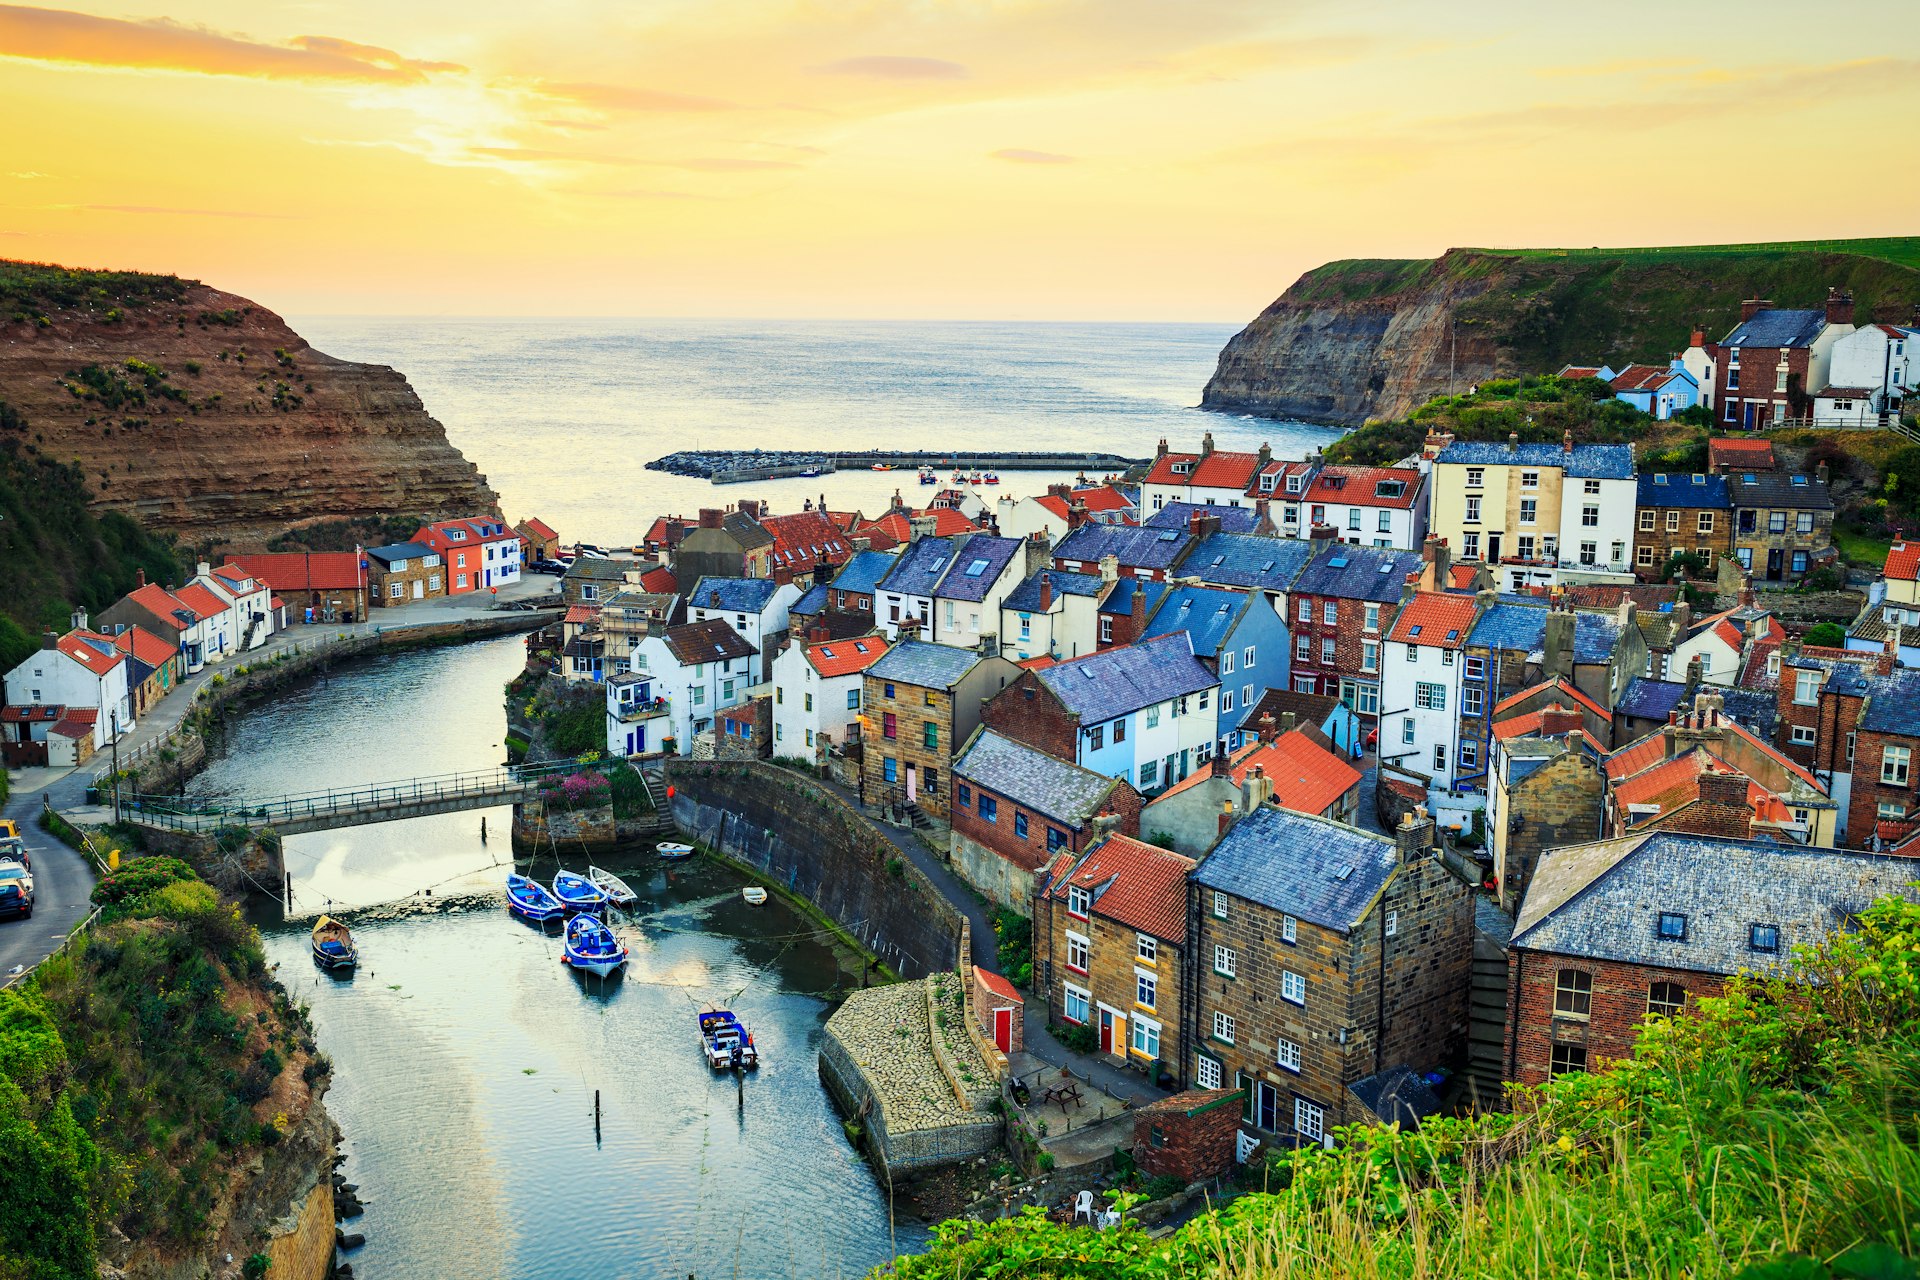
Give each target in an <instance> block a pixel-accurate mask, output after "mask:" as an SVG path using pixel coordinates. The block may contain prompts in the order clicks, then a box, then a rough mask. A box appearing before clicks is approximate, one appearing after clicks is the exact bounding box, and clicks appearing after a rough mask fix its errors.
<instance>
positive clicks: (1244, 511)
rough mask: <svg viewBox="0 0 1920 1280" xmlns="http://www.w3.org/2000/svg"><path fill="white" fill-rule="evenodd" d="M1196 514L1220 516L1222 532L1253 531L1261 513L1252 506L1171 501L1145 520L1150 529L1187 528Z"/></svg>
mask: <svg viewBox="0 0 1920 1280" xmlns="http://www.w3.org/2000/svg"><path fill="white" fill-rule="evenodd" d="M1195 515H1203V516H1219V517H1220V532H1222V533H1252V532H1253V528H1254V526H1255V525H1257V524H1259V523H1260V513H1259V512H1258V511H1255V510H1254V509H1253V508H1252V507H1221V506H1214V505H1211V504H1209V503H1205V502H1169V503H1168V504H1167V505H1166V506H1164V507H1162V508H1160V510H1158V511H1156V512H1154V513H1153V518H1152V519H1151V520H1147V521H1144V522H1143V523H1144V524H1145V527H1146V528H1149V529H1185V528H1188V527H1190V526H1189V522H1190V521H1191V520H1192V519H1193V517H1194V516H1195Z"/></svg>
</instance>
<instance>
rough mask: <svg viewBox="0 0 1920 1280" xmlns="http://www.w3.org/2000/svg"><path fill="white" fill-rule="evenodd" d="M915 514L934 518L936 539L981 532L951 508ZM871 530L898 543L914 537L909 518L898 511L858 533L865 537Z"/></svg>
mask: <svg viewBox="0 0 1920 1280" xmlns="http://www.w3.org/2000/svg"><path fill="white" fill-rule="evenodd" d="M913 514H914V515H916V516H932V517H933V521H934V523H933V536H934V537H936V538H951V537H953V536H954V535H955V534H958V533H978V532H980V526H979V525H977V524H975V523H974V522H973V521H971V520H969V519H967V518H966V517H965V516H963V515H961V514H960V513H959V512H958V511H955V510H953V509H952V508H950V507H930V508H928V509H926V510H924V511H916V512H914V513H913ZM870 529H871V530H878V531H880V532H881V533H884V534H885V535H886V536H888V537H890V538H892V539H893V540H894V542H896V543H899V542H906V541H907V540H908V539H910V538H911V537H912V536H913V526H911V525H910V524H908V523H907V517H905V516H903V515H901V514H900V513H899V512H898V511H889V512H888V513H887V514H886V515H884V516H881V517H880V518H879V519H878V520H875V521H873V522H872V523H871V524H868V525H864V526H862V527H861V528H860V529H859V530H858V531H857V533H858V534H859V535H862V536H864V535H865V534H866V533H867V531H868V530H870ZM881 549H884V548H881Z"/></svg>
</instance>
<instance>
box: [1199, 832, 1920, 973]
mask: <svg viewBox="0 0 1920 1280" xmlns="http://www.w3.org/2000/svg"><path fill="white" fill-rule="evenodd" d="M1202 865H1203V866H1204V865H1205V864H1202ZM1913 871H1914V867H1913V860H1912V859H1910V858H1895V857H1885V856H1877V855H1873V854H1864V853H1857V852H1854V851H1853V850H1849V849H1818V848H1809V847H1807V846H1805V845H1796V844H1785V843H1780V842H1777V841H1758V840H1722V839H1716V838H1713V837H1708V836H1692V835H1685V834H1680V833H1675V832H1665V831H1660V832H1654V833H1652V834H1650V835H1647V836H1643V837H1628V838H1625V839H1620V840H1603V841H1599V842H1596V843H1594V844H1585V845H1569V846H1563V847H1561V848H1557V849H1550V850H1548V852H1547V853H1546V855H1545V856H1544V857H1543V858H1542V859H1541V860H1540V865H1539V867H1538V869H1537V870H1536V871H1535V872H1534V878H1533V881H1532V883H1530V884H1529V885H1528V886H1527V896H1526V899H1525V901H1524V902H1522V904H1521V907H1520V914H1519V918H1518V919H1517V920H1516V921H1515V927H1514V932H1513V945H1514V946H1516V947H1528V948H1531V949H1534V950H1538V951H1549V952H1552V953H1554V954H1556V955H1565V956H1583V957H1589V958H1592V959H1596V960H1613V961H1619V962H1622V963H1626V964H1639V965H1651V966H1659V967H1662V968H1671V969H1690V970H1693V971H1695V972H1700V973H1722V974H1727V973H1734V972H1737V971H1738V970H1740V969H1744V968H1751V969H1769V968H1772V967H1773V966H1775V965H1779V964H1783V963H1785V962H1787V961H1788V960H1789V959H1790V956H1791V952H1792V949H1793V948H1794V947H1795V946H1797V945H1800V944H1803V943H1814V942H1818V941H1820V940H1821V939H1823V938H1825V937H1826V936H1827V935H1828V934H1830V933H1833V932H1835V931H1837V930H1841V929H1844V928H1846V927H1848V922H1849V919H1850V917H1851V916H1853V915H1854V914H1855V913H1857V912H1859V911H1861V910H1863V909H1865V908H1866V907H1867V906H1868V905H1869V904H1870V903H1872V902H1873V900H1874V899H1875V898H1879V897H1884V896H1886V895H1888V894H1898V895H1900V896H1901V897H1904V898H1906V899H1907V900H1908V901H1910V902H1911V901H1915V900H1920V890H1915V889H1914V888H1912V887H1911V885H1912V882H1913V879H1914V874H1913ZM1662 912H1669V913H1673V914H1677V915H1683V916H1685V917H1686V922H1685V933H1686V936H1685V938H1684V939H1673V938H1662V937H1661V936H1660V932H1659V923H1660V914H1661V913H1662ZM1756 924H1761V925H1770V926H1772V927H1774V928H1776V929H1778V930H1779V942H1778V950H1776V951H1756V950H1754V949H1753V947H1752V946H1751V945H1750V941H1751V937H1750V929H1751V926H1753V925H1756Z"/></svg>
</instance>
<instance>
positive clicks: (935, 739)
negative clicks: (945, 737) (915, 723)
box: [920, 720, 940, 751]
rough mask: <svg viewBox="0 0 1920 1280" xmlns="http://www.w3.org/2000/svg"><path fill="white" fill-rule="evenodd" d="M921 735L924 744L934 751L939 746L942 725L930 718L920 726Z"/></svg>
mask: <svg viewBox="0 0 1920 1280" xmlns="http://www.w3.org/2000/svg"><path fill="white" fill-rule="evenodd" d="M920 736H921V742H922V745H924V746H925V747H926V749H927V750H929V751H934V750H937V749H938V748H939V746H940V726H939V725H937V724H935V723H934V722H933V721H931V720H929V721H927V722H926V723H925V724H923V725H921V726H920Z"/></svg>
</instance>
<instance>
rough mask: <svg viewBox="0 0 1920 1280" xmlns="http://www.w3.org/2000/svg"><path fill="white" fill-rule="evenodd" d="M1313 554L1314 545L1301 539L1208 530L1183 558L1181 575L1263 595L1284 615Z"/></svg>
mask: <svg viewBox="0 0 1920 1280" xmlns="http://www.w3.org/2000/svg"><path fill="white" fill-rule="evenodd" d="M1313 553H1314V544H1313V543H1312V542H1311V541H1308V540H1306V539H1302V538H1263V537H1261V536H1259V535H1257V534H1251V533H1217V532H1207V533H1205V534H1203V535H1201V536H1200V539H1199V541H1197V542H1196V543H1195V544H1194V545H1193V548H1192V549H1191V550H1190V551H1188V552H1187V555H1186V558H1185V559H1184V560H1183V561H1181V563H1180V576H1181V577H1184V578H1196V579H1198V580H1199V581H1200V583H1201V584H1202V585H1204V586H1209V587H1225V588H1227V589H1228V590H1232V591H1247V592H1252V593H1254V594H1256V595H1260V596H1262V597H1264V598H1265V599H1266V601H1267V603H1268V604H1270V605H1271V606H1273V610H1274V612H1275V613H1277V614H1279V615H1281V616H1282V617H1285V616H1286V614H1287V603H1288V596H1289V593H1290V592H1291V591H1292V589H1293V583H1294V579H1295V578H1297V577H1298V576H1299V574H1300V569H1301V566H1303V565H1305V564H1306V562H1307V559H1308V557H1310V556H1311V555H1313Z"/></svg>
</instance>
